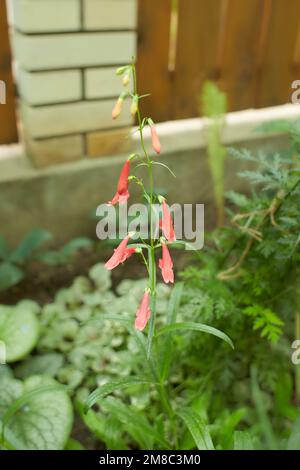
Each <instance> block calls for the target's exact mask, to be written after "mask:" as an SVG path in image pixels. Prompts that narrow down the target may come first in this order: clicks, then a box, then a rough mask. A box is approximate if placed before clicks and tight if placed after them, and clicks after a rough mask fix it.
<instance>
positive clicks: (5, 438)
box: [0, 420, 26, 450]
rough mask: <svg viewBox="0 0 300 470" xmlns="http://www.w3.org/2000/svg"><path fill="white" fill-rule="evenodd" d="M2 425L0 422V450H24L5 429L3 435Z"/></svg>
mask: <svg viewBox="0 0 300 470" xmlns="http://www.w3.org/2000/svg"><path fill="white" fill-rule="evenodd" d="M3 434H4V433H3V425H2V421H1V420H0V450H4V449H5V450H26V447H25V446H24V445H23V443H22V442H20V441H19V440H18V439H17V438H16V436H15V435H14V434H13V433H12V432H11V431H10V429H7V430H6V432H5V435H3Z"/></svg>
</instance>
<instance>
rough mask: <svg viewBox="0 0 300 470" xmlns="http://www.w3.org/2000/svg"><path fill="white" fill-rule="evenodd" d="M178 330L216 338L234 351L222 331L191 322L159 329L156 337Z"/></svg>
mask: <svg viewBox="0 0 300 470" xmlns="http://www.w3.org/2000/svg"><path fill="white" fill-rule="evenodd" d="M179 330H192V331H201V332H203V333H208V334H210V335H213V336H217V337H218V338H220V339H222V340H223V341H225V342H226V343H228V344H229V345H230V346H231V347H232V349H234V346H233V343H232V341H231V339H230V338H229V337H228V336H227V335H226V334H225V333H223V332H222V331H220V330H217V329H216V328H213V327H212V326H208V325H204V324H202V323H193V322H183V323H173V324H171V325H166V326H163V327H162V328H160V330H158V332H157V333H156V336H157V337H158V336H161V335H164V334H166V333H172V332H174V331H179Z"/></svg>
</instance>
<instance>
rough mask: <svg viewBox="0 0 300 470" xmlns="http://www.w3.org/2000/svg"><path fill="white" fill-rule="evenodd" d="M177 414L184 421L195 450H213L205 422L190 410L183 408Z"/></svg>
mask: <svg viewBox="0 0 300 470" xmlns="http://www.w3.org/2000/svg"><path fill="white" fill-rule="evenodd" d="M177 414H178V416H179V417H180V418H181V419H182V420H183V421H184V423H185V425H186V427H187V428H188V430H189V431H190V433H191V435H192V436H193V439H194V441H195V444H196V446H197V449H199V450H213V449H214V445H213V442H212V440H211V436H210V433H209V430H208V426H207V425H206V424H205V422H204V421H203V420H202V419H201V417H200V416H199V414H198V413H197V412H196V411H194V410H192V409H190V408H184V409H182V410H180V411H177Z"/></svg>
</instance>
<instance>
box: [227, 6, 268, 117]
mask: <svg viewBox="0 0 300 470" xmlns="http://www.w3.org/2000/svg"><path fill="white" fill-rule="evenodd" d="M262 11H263V10H262V0H243V1H241V0H229V1H228V8H227V12H226V25H225V28H226V31H225V33H224V44H223V54H222V57H221V58H220V61H221V62H220V65H219V66H220V69H221V70H220V74H221V76H220V81H219V84H220V87H221V88H222V89H223V90H224V91H225V92H226V93H227V101H228V109H230V111H237V110H241V109H247V108H250V107H253V96H254V90H255V74H256V52H257V38H258V37H259V33H260V26H261V20H262Z"/></svg>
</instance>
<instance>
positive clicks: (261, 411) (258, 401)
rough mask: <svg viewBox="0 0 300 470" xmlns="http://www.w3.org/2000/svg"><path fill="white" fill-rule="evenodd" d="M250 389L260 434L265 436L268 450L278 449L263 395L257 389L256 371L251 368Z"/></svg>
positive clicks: (254, 368)
mask: <svg viewBox="0 0 300 470" xmlns="http://www.w3.org/2000/svg"><path fill="white" fill-rule="evenodd" d="M251 389H252V397H253V401H254V404H255V406H256V411H257V415H258V419H259V422H260V425H261V429H262V432H263V433H264V435H265V439H266V442H267V445H268V448H269V449H270V450H272V449H273V450H274V449H276V448H277V447H278V445H277V444H278V443H277V439H276V436H275V434H274V431H273V426H272V423H271V421H270V419H269V417H268V414H267V411H266V406H265V402H264V397H263V394H262V392H261V390H260V388H259V385H258V381H257V369H256V367H254V366H252V368H251Z"/></svg>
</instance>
